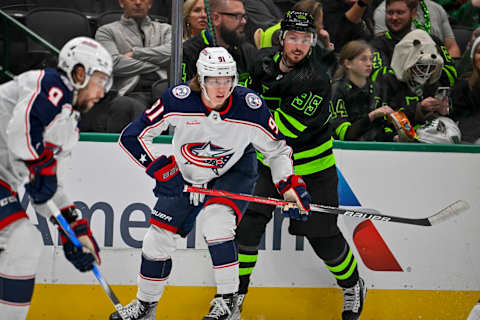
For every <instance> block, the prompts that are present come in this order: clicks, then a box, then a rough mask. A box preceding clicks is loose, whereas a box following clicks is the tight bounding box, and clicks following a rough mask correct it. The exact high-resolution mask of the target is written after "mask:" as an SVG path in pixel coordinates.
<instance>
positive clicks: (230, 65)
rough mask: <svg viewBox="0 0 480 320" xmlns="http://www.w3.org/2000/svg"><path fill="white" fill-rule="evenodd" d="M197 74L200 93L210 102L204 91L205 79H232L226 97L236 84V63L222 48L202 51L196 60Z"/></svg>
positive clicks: (208, 48) (209, 48)
mask: <svg viewBox="0 0 480 320" xmlns="http://www.w3.org/2000/svg"><path fill="white" fill-rule="evenodd" d="M197 73H198V77H199V80H200V87H201V88H202V92H203V94H204V95H205V97H206V98H207V100H209V101H211V100H210V98H209V97H208V94H207V90H206V89H205V79H206V78H207V77H232V79H233V81H232V86H231V88H230V92H229V93H228V95H230V94H231V93H232V92H233V89H235V87H236V86H237V83H238V74H237V63H236V62H235V60H233V58H232V56H231V55H230V53H228V51H227V49H225V48H223V47H207V48H205V49H203V50H202V51H201V52H200V55H199V57H198V60H197Z"/></svg>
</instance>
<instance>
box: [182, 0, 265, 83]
mask: <svg viewBox="0 0 480 320" xmlns="http://www.w3.org/2000/svg"><path fill="white" fill-rule="evenodd" d="M209 3H210V8H209V12H210V16H211V23H212V26H213V29H214V30H215V38H216V45H217V46H219V47H224V48H225V49H227V51H228V52H229V53H230V54H231V55H232V57H233V59H234V60H235V61H236V62H237V70H238V73H239V82H240V83H242V82H243V81H245V79H246V78H248V70H249V69H250V68H251V67H252V63H253V60H254V57H255V56H256V54H257V49H256V48H255V46H254V45H253V44H251V43H249V42H247V41H246V40H245V33H244V29H245V24H246V22H247V14H246V11H245V7H244V5H243V2H242V0H210V2H209ZM212 40H213V37H212V35H211V34H210V32H209V31H208V29H205V30H203V31H202V32H201V34H199V35H197V36H195V37H193V38H191V39H189V40H187V41H185V42H184V43H183V63H182V70H183V71H182V81H184V82H185V81H188V80H190V79H192V78H193V76H194V75H195V74H196V72H197V67H196V63H197V59H198V55H199V54H200V51H202V50H203V49H204V48H206V47H212V46H213V41H212Z"/></svg>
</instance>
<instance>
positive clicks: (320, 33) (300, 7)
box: [292, 0, 335, 50]
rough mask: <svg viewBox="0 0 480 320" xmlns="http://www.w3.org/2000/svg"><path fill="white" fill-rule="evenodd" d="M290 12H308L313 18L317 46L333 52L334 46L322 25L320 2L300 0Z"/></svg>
mask: <svg viewBox="0 0 480 320" xmlns="http://www.w3.org/2000/svg"><path fill="white" fill-rule="evenodd" d="M292 10H294V11H304V12H308V13H310V14H311V15H312V16H313V19H314V23H315V29H316V31H317V39H318V40H319V41H318V42H317V44H319V45H320V46H322V47H323V48H324V49H327V50H333V49H334V48H335V46H334V44H333V43H332V42H331V41H330V34H329V33H328V31H327V30H325V29H324V25H323V7H322V5H321V3H320V2H318V1H316V0H302V1H299V2H297V3H296V4H295V5H294V6H293V8H292Z"/></svg>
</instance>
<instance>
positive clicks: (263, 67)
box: [233, 11, 366, 320]
mask: <svg viewBox="0 0 480 320" xmlns="http://www.w3.org/2000/svg"><path fill="white" fill-rule="evenodd" d="M316 38H317V32H316V29H315V25H314V19H313V16H312V15H311V14H309V13H307V12H302V11H289V12H287V13H286V15H285V17H284V19H283V20H282V22H281V33H280V45H281V47H268V48H263V49H261V50H260V51H259V53H258V55H257V57H256V59H255V64H254V68H253V69H252V70H251V71H250V78H249V81H248V82H247V84H248V87H249V88H252V89H253V90H255V91H257V92H259V93H261V95H262V97H263V98H264V100H265V101H266V102H267V104H268V107H269V108H270V110H271V111H272V113H273V114H274V118H275V123H276V125H277V127H278V129H279V130H280V132H281V133H283V135H284V136H285V137H286V142H287V144H288V145H289V146H290V147H292V150H293V165H294V170H295V174H297V175H301V176H302V178H303V179H304V180H305V182H306V185H307V189H308V193H309V194H310V195H311V197H312V202H314V203H318V204H322V205H328V206H333V207H337V206H338V194H337V184H338V177H337V171H336V166H335V156H334V154H333V150H332V146H333V139H332V127H331V124H330V122H329V121H328V120H329V119H330V110H329V106H330V104H331V103H330V91H331V86H330V79H331V78H330V76H329V72H328V70H329V68H330V61H331V60H330V59H331V55H334V52H333V51H332V50H326V49H323V48H321V47H320V46H317V45H315V43H316ZM257 158H258V159H259V164H258V167H259V168H258V173H259V178H258V180H257V184H256V186H255V194H256V195H259V196H264V197H275V198H278V197H279V193H280V194H281V193H282V192H281V188H278V185H277V186H275V185H274V184H273V183H272V181H271V179H270V178H269V176H270V168H269V167H268V166H267V165H266V164H265V162H264V161H263V160H264V157H263V155H262V154H258V156H257ZM277 190H278V191H277ZM274 209H275V208H274V206H271V205H263V204H258V203H250V205H249V207H248V209H247V211H246V212H245V215H244V216H243V218H242V221H241V222H240V224H239V226H238V228H237V236H236V239H237V242H238V246H239V263H240V267H239V277H240V286H239V290H238V293H239V296H238V304H239V311H241V308H242V302H243V299H244V298H245V295H246V294H247V290H248V285H249V283H250V276H251V274H252V271H253V268H254V267H255V264H256V261H257V258H258V248H259V246H260V242H261V239H262V236H263V234H264V233H265V228H266V226H267V224H268V222H269V221H270V220H271V219H272V212H273V210H274ZM284 215H285V213H284ZM285 216H286V217H287V218H291V219H290V226H289V229H288V231H289V233H290V234H292V235H299V236H305V237H306V238H307V239H308V241H309V243H310V244H311V246H312V248H313V250H314V251H315V253H316V255H317V256H318V257H319V258H320V259H321V260H322V261H323V262H324V263H325V264H326V265H327V268H328V269H329V270H330V272H331V273H332V275H333V277H335V279H336V281H337V284H338V285H339V286H340V287H341V288H342V289H343V294H344V305H343V311H342V319H344V320H346V319H348V320H352V319H358V317H359V316H360V313H361V311H362V307H363V302H364V299H365V295H366V287H365V283H364V281H363V280H362V279H361V278H360V277H359V274H358V269H357V262H356V259H355V257H354V255H353V252H352V250H351V249H350V247H349V245H348V243H347V242H346V241H345V238H344V237H343V235H342V233H341V231H340V229H339V228H338V226H337V216H335V215H323V214H315V215H310V216H309V218H308V220H307V221H305V220H304V219H301V217H298V216H294V215H285ZM233 319H238V317H233Z"/></svg>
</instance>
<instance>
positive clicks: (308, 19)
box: [280, 10, 317, 45]
mask: <svg viewBox="0 0 480 320" xmlns="http://www.w3.org/2000/svg"><path fill="white" fill-rule="evenodd" d="M280 28H281V32H280V40H283V39H284V38H285V35H286V33H287V32H288V31H297V32H305V33H311V34H312V35H313V40H314V41H312V45H314V44H315V42H316V38H317V31H316V29H315V24H314V18H313V16H312V15H311V14H310V13H308V12H305V11H295V10H290V11H287V13H285V15H284V17H283V19H282V22H281V23H280Z"/></svg>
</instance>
